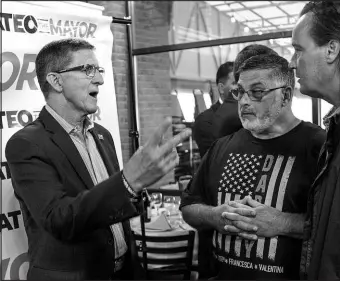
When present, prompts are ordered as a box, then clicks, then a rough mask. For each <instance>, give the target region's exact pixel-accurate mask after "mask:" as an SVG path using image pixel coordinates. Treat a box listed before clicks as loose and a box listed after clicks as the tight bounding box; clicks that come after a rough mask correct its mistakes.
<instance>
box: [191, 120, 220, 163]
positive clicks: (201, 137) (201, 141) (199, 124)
mask: <svg viewBox="0 0 340 281" xmlns="http://www.w3.org/2000/svg"><path fill="white" fill-rule="evenodd" d="M211 129H212V123H211V120H209V118H208V117H207V116H205V115H199V116H198V117H197V118H196V120H195V123H194V127H193V137H194V140H195V141H196V143H197V146H198V149H199V152H200V156H201V158H202V157H203V156H204V154H205V153H206V152H207V151H208V149H209V148H210V146H211V145H212V143H213V142H214V140H215V138H214V137H213V135H212V134H211Z"/></svg>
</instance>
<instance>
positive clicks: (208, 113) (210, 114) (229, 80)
mask: <svg viewBox="0 0 340 281" xmlns="http://www.w3.org/2000/svg"><path fill="white" fill-rule="evenodd" d="M233 83H234V76H233V63H232V62H226V63H224V64H222V65H221V66H220V67H219V68H218V70H217V73H216V85H217V89H218V93H219V95H220V98H219V100H218V101H217V102H216V103H215V104H213V105H212V106H211V107H210V108H208V109H207V110H205V111H203V112H202V113H200V114H199V115H198V116H197V117H196V120H195V123H194V126H193V132H192V133H193V137H194V139H195V141H196V143H197V146H198V149H199V152H200V155H201V157H203V156H204V154H205V153H206V152H207V150H208V149H209V147H210V146H211V144H212V143H213V142H214V141H215V140H216V138H214V137H213V132H212V120H213V118H214V114H215V112H216V111H217V110H218V108H219V107H220V106H221V104H222V103H223V99H224V96H226V95H228V92H229V90H230V89H231V85H232V84H233ZM236 104H237V103H236ZM235 108H236V110H237V105H236V107H235ZM236 114H237V112H236Z"/></svg>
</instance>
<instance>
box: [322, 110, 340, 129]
mask: <svg viewBox="0 0 340 281" xmlns="http://www.w3.org/2000/svg"><path fill="white" fill-rule="evenodd" d="M337 116H340V106H339V107H335V106H333V107H332V108H331V110H330V111H329V112H328V113H327V114H326V115H325V116H324V117H323V124H324V125H325V127H326V131H328V129H329V124H330V122H331V119H332V118H335V117H337Z"/></svg>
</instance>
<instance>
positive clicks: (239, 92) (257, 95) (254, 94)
mask: <svg viewBox="0 0 340 281" xmlns="http://www.w3.org/2000/svg"><path fill="white" fill-rule="evenodd" d="M286 87H287V86H281V87H277V88H272V89H264V90H248V91H245V90H244V89H242V88H236V89H231V90H230V91H229V92H230V93H231V94H232V96H233V98H234V99H235V100H237V101H239V100H241V99H242V97H243V96H244V94H247V95H248V97H249V99H250V100H251V101H258V102H260V101H261V100H262V98H263V97H264V96H265V95H268V94H269V93H270V92H272V91H274V90H277V89H282V88H286Z"/></svg>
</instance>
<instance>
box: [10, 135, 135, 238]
mask: <svg viewBox="0 0 340 281" xmlns="http://www.w3.org/2000/svg"><path fill="white" fill-rule="evenodd" d="M6 158H7V161H8V164H9V167H10V171H11V174H12V183H13V188H14V191H15V195H16V196H17V198H18V199H19V201H23V202H24V204H25V205H26V207H27V209H28V212H29V213H30V215H31V216H32V217H33V219H34V221H35V223H36V224H38V226H40V227H42V228H44V229H45V230H46V231H47V232H49V233H50V234H51V235H53V236H54V237H56V238H57V239H60V240H64V241H71V240H74V239H79V237H81V236H82V235H86V234H87V233H88V232H90V231H94V230H96V229H99V228H104V227H108V226H109V225H111V224H114V223H117V222H121V221H124V220H126V219H128V218H130V217H132V216H135V215H137V214H138V211H137V209H138V207H137V206H136V205H135V204H134V203H132V201H131V199H130V197H129V193H128V191H127V190H126V188H125V186H124V184H123V182H122V179H121V174H120V172H117V173H115V174H114V175H112V176H111V177H109V178H108V179H107V180H104V181H103V182H101V183H99V184H98V185H96V186H95V187H93V188H91V189H90V190H82V191H80V192H77V191H75V190H74V187H73V188H68V186H67V185H70V184H71V180H72V179H68V178H67V175H61V174H60V173H58V171H57V169H56V167H54V165H55V163H53V162H52V161H51V159H50V158H49V156H48V155H46V153H45V152H44V151H43V150H42V149H41V148H40V147H39V146H37V145H36V144H35V143H32V142H31V141H29V140H27V139H24V138H12V139H10V140H9V141H8V143H7V146H6ZM70 190H72V191H70ZM79 190H81V188H79Z"/></svg>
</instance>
